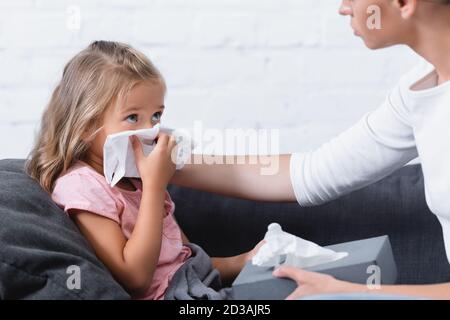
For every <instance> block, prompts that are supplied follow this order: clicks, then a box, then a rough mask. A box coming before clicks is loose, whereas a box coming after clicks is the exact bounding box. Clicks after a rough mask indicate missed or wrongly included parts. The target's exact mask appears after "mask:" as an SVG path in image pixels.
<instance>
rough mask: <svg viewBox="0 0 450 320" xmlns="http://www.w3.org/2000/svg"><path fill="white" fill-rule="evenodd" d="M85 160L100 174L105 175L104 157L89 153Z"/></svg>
mask: <svg viewBox="0 0 450 320" xmlns="http://www.w3.org/2000/svg"><path fill="white" fill-rule="evenodd" d="M83 161H84V162H86V163H87V164H88V165H90V166H91V167H92V168H93V169H94V170H95V171H97V172H98V173H99V174H101V175H103V159H101V158H99V157H97V156H96V155H94V154H88V155H87V156H86V157H85V158H84V159H83Z"/></svg>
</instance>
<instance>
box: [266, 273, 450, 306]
mask: <svg viewBox="0 0 450 320" xmlns="http://www.w3.org/2000/svg"><path fill="white" fill-rule="evenodd" d="M274 275H275V276H277V277H282V278H290V279H292V280H294V281H295V282H296V283H297V285H298V288H297V289H296V290H295V291H294V292H293V293H292V294H290V295H289V297H288V298H287V299H289V300H291V299H298V298H301V297H305V296H310V295H317V294H340V293H355V294H358V293H364V294H365V293H371V294H388V295H399V296H410V297H417V298H430V299H450V283H441V284H431V285H381V286H380V287H379V288H370V287H369V286H367V285H363V284H356V283H351V282H347V281H341V280H337V279H336V278H334V277H332V276H330V275H326V274H321V273H316V272H310V271H305V270H301V269H298V268H294V267H287V266H283V267H281V268H279V269H277V270H275V272H274Z"/></svg>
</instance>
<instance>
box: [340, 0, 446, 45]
mask: <svg viewBox="0 0 450 320" xmlns="http://www.w3.org/2000/svg"><path fill="white" fill-rule="evenodd" d="M339 13H340V14H341V15H345V16H350V17H351V26H352V28H353V30H354V32H355V35H357V36H360V37H361V38H362V39H363V40H364V42H365V44H366V45H367V46H368V47H369V48H370V49H379V48H385V47H389V46H392V45H396V44H407V45H410V46H413V45H415V43H414V42H415V41H417V33H418V31H419V32H420V30H422V29H424V28H425V29H426V27H427V26H430V25H432V24H433V25H434V24H436V25H439V24H446V25H447V26H448V23H449V22H450V0H343V1H342V4H341V6H340V8H339Z"/></svg>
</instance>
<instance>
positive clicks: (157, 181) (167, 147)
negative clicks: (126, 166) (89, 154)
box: [130, 133, 176, 190]
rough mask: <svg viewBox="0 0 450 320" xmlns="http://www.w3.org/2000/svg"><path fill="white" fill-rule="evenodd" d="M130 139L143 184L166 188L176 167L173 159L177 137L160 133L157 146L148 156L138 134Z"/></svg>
mask: <svg viewBox="0 0 450 320" xmlns="http://www.w3.org/2000/svg"><path fill="white" fill-rule="evenodd" d="M130 140H131V144H132V146H133V151H134V157H135V159H136V167H137V169H138V170H139V174H140V176H141V179H142V184H143V185H144V186H145V185H148V186H150V187H151V188H157V189H164V190H165V189H166V187H167V184H168V183H169V181H170V179H171V178H172V176H173V174H174V173H175V168H176V165H175V163H174V162H173V161H172V151H173V149H174V148H175V146H176V141H175V137H173V136H168V135H167V134H165V133H160V134H159V135H158V140H157V142H156V146H155V148H154V149H153V151H152V152H151V153H150V154H149V155H148V156H145V155H144V152H143V149H142V145H141V142H140V141H139V139H138V138H137V137H136V136H131V137H130Z"/></svg>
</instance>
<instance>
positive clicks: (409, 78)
mask: <svg viewBox="0 0 450 320" xmlns="http://www.w3.org/2000/svg"><path fill="white" fill-rule="evenodd" d="M433 70H434V66H433V65H432V64H431V63H429V62H428V61H427V60H425V59H423V58H419V59H418V61H417V62H416V64H415V65H414V66H413V67H412V68H411V69H410V70H409V71H408V72H406V73H405V74H404V75H403V76H402V77H401V79H400V86H402V87H408V88H409V87H411V86H412V85H413V84H414V83H416V82H418V81H419V80H421V79H423V78H424V77H425V76H427V75H428V74H429V73H430V72H431V71H433Z"/></svg>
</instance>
